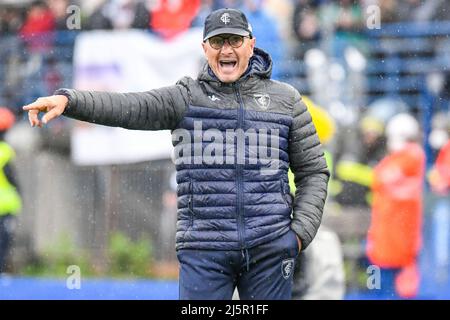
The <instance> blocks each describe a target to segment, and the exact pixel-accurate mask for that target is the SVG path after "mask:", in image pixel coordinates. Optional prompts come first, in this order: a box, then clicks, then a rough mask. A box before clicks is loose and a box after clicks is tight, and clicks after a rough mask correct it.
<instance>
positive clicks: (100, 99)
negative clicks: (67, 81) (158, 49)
mask: <svg viewBox="0 0 450 320" xmlns="http://www.w3.org/2000/svg"><path fill="white" fill-rule="evenodd" d="M188 104H189V93H188V89H187V88H186V86H185V85H183V82H182V81H180V82H179V83H178V84H176V85H174V86H169V87H163V88H159V89H155V90H150V91H147V92H135V93H112V92H95V91H78V90H71V89H59V90H57V91H56V92H55V95H53V96H50V97H43V98H39V99H37V100H36V101H35V102H33V103H31V104H29V105H27V106H24V107H23V109H24V110H27V111H28V118H29V120H30V124H31V125H32V126H39V127H41V126H42V124H46V123H47V122H49V121H51V120H52V119H54V118H56V117H58V116H60V115H65V116H68V117H71V118H74V119H78V120H82V121H87V122H92V123H96V124H102V125H106V126H114V127H122V128H126V129H137V130H162V129H173V128H175V126H176V124H177V123H178V122H179V121H180V120H181V118H182V117H183V114H184V112H185V110H186V109H187V107H188ZM39 112H45V115H44V116H43V117H42V119H41V120H40V119H39V118H38V114H39Z"/></svg>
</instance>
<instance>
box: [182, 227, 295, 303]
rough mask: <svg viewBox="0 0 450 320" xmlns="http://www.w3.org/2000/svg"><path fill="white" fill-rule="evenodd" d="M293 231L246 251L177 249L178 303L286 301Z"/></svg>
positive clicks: (292, 260) (292, 258) (291, 268)
mask: <svg viewBox="0 0 450 320" xmlns="http://www.w3.org/2000/svg"><path fill="white" fill-rule="evenodd" d="M298 253H299V248H298V243H297V238H296V235H295V233H294V231H292V230H289V232H287V233H285V234H284V235H282V236H281V237H279V238H277V239H275V240H273V241H271V242H268V243H264V244H262V245H259V246H257V247H254V248H250V249H247V250H240V251H239V250H235V251H220V250H193V249H181V250H178V252H177V256H178V260H179V262H180V280H179V286H180V287H179V289H180V299H181V300H229V299H231V298H232V296H233V292H234V289H235V288H236V287H237V289H238V293H239V297H240V299H241V300H290V299H291V295H292V283H293V278H292V276H293V273H294V267H295V258H296V257H297V255H298Z"/></svg>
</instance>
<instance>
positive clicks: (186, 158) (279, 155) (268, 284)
mask: <svg viewBox="0 0 450 320" xmlns="http://www.w3.org/2000/svg"><path fill="white" fill-rule="evenodd" d="M255 41H256V40H255V38H254V37H253V36H252V29H251V26H250V24H249V23H248V21H247V18H246V17H245V15H244V14H243V13H242V12H241V11H239V10H234V9H219V10H216V11H214V12H212V13H211V14H210V15H209V16H208V17H207V18H206V20H205V26H204V37H203V43H202V46H203V50H204V52H205V56H206V59H207V63H206V64H205V65H204V67H203V69H202V70H201V71H200V73H199V76H198V78H197V79H195V80H194V79H192V78H189V77H185V78H183V79H181V80H180V81H178V83H177V84H176V85H173V86H169V87H164V88H160V89H154V90H150V91H147V92H141V93H125V94H122V93H107V92H85V91H78V90H70V89H59V90H57V91H56V92H55V95H54V96H51V97H45V98H39V99H38V100H37V101H36V102H34V103H31V104H30V105H28V106H25V107H24V110H28V111H29V120H30V123H31V125H32V126H42V125H43V124H45V123H47V122H48V121H50V120H52V119H53V118H55V117H57V116H59V115H61V114H63V115H65V116H68V117H72V118H75V119H78V120H83V121H89V122H93V123H97V124H103V125H109V126H118V127H123V128H127V129H140V130H162V129H170V130H172V138H173V139H172V140H173V144H174V146H175V165H176V169H177V183H178V190H177V191H178V192H177V193H178V223H177V233H176V243H177V244H176V249H177V257H178V260H179V262H180V280H179V281H180V298H181V299H231V298H232V295H233V291H234V288H237V289H238V292H239V296H240V298H241V299H290V298H291V291H292V275H293V270H294V263H295V258H296V256H297V255H298V254H299V252H300V250H303V249H305V248H306V247H307V246H308V245H309V243H310V242H311V241H312V240H313V238H314V236H315V234H316V232H317V229H318V227H319V225H320V221H321V217H322V211H323V206H324V202H325V198H326V194H327V183H328V170H327V166H326V163H325V159H324V157H323V152H322V148H321V145H320V142H319V140H318V137H317V134H316V130H315V128H314V125H313V123H312V121H311V116H310V114H309V112H308V111H307V109H306V107H305V105H304V103H303V102H302V100H301V96H300V94H299V93H298V92H297V90H295V89H294V88H293V87H291V86H289V85H287V84H285V83H281V82H278V81H273V80H271V79H270V75H271V69H272V61H271V58H270V56H269V55H268V54H267V53H265V52H264V51H263V50H261V49H258V48H256V47H255ZM39 112H46V113H45V115H44V116H43V117H42V119H39V118H38V114H39ZM267 137H270V139H269V141H268V139H266V138H267ZM269 154H270V155H269ZM275 155H276V157H274V156H275ZM289 167H290V168H291V170H292V172H293V173H294V175H295V183H296V187H297V192H296V195H295V197H291V196H290V193H289V184H288V176H287V173H288V169H289Z"/></svg>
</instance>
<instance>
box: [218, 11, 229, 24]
mask: <svg viewBox="0 0 450 320" xmlns="http://www.w3.org/2000/svg"><path fill="white" fill-rule="evenodd" d="M220 20H222V22H223V23H225V24H228V23H230V14H229V13H227V12H225V13H224V14H223V15H222V16H221V17H220Z"/></svg>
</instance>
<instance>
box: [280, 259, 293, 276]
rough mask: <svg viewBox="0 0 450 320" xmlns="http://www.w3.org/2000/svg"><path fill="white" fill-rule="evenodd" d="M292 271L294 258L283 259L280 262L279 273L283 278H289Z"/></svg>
mask: <svg viewBox="0 0 450 320" xmlns="http://www.w3.org/2000/svg"><path fill="white" fill-rule="evenodd" d="M293 272H294V259H293V258H291V259H284V260H283V261H282V262H281V275H282V276H283V278H285V279H289V277H290V276H291V274H292V273H293Z"/></svg>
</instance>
